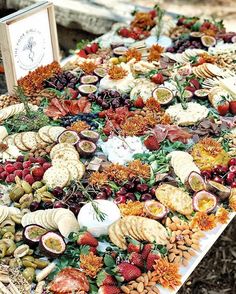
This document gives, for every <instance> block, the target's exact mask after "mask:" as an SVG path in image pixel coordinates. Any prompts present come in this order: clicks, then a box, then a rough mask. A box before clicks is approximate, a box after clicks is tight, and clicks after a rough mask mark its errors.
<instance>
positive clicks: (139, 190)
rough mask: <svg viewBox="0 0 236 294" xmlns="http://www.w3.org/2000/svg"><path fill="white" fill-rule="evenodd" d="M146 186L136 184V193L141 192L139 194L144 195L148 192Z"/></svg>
mask: <svg viewBox="0 0 236 294" xmlns="http://www.w3.org/2000/svg"><path fill="white" fill-rule="evenodd" d="M148 189H149V188H148V185H146V184H138V185H137V186H136V190H137V191H138V192H141V193H145V192H147V191H148Z"/></svg>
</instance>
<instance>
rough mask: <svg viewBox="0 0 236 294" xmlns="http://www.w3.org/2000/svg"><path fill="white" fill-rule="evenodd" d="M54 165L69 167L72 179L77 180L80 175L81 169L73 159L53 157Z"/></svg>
mask: <svg viewBox="0 0 236 294" xmlns="http://www.w3.org/2000/svg"><path fill="white" fill-rule="evenodd" d="M52 165H53V166H56V167H58V168H60V167H61V166H65V167H67V168H68V170H69V172H70V180H71V181H72V180H77V179H78V177H79V170H78V168H77V167H76V165H75V162H74V161H72V160H67V161H65V160H63V159H53V160H52Z"/></svg>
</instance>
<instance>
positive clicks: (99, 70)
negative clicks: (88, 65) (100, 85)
mask: <svg viewBox="0 0 236 294" xmlns="http://www.w3.org/2000/svg"><path fill="white" fill-rule="evenodd" d="M94 74H95V75H96V76H98V77H99V78H104V77H105V76H106V74H107V71H106V70H105V69H104V68H103V67H97V68H96V69H95V70H94Z"/></svg>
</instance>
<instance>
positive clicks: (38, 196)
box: [33, 193, 42, 202]
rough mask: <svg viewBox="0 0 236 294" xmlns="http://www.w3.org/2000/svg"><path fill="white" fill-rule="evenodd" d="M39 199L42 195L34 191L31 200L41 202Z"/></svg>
mask: <svg viewBox="0 0 236 294" xmlns="http://www.w3.org/2000/svg"><path fill="white" fill-rule="evenodd" d="M41 199H42V197H41V195H40V194H38V193H35V194H34V198H33V201H35V202H41Z"/></svg>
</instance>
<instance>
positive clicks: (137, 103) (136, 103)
mask: <svg viewBox="0 0 236 294" xmlns="http://www.w3.org/2000/svg"><path fill="white" fill-rule="evenodd" d="M133 104H134V106H135V107H137V108H143V107H144V102H143V98H142V97H141V96H139V97H137V99H136V100H135V101H134V102H133Z"/></svg>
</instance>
